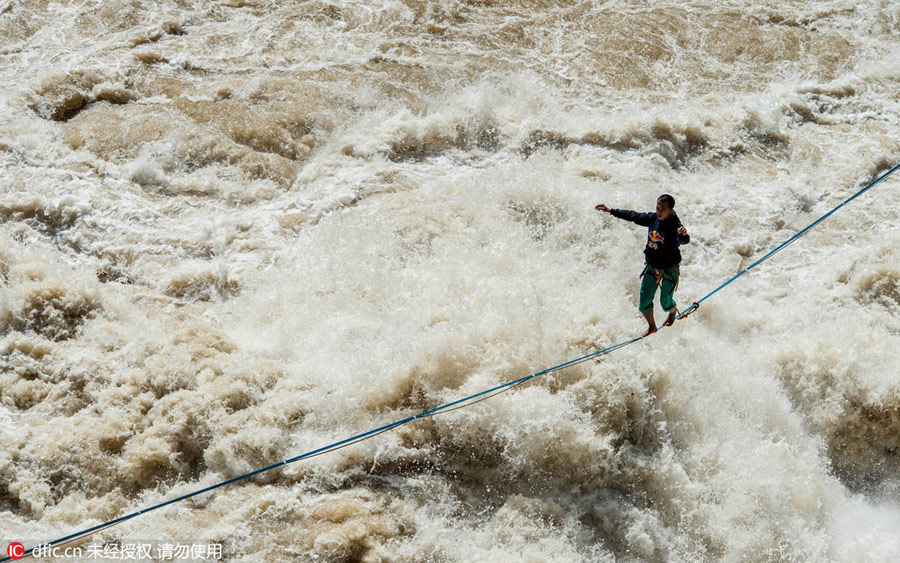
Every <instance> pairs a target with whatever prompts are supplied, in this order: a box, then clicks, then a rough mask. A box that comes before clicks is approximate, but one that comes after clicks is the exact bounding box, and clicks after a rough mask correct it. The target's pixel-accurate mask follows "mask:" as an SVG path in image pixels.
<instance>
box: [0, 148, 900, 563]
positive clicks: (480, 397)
mask: <svg viewBox="0 0 900 563" xmlns="http://www.w3.org/2000/svg"><path fill="white" fill-rule="evenodd" d="M898 168H900V164H897V165H896V166H894V167H893V168H891V169H890V170H888V171H887V172H885V173H884V174H882V175H881V176H879V177H878V178H876V179H875V180H873V181H872V182H871V183H869V184H868V185H867V186H866V187H864V188H862V189H861V190H859V191H858V192H856V193H854V194H853V195H852V196H850V197H849V198H847V199H846V200H844V201H843V202H841V204H840V205H838V206H836V207H834V208H833V209H832V210H831V211H829V212H828V213H826V214H824V215H822V216H821V217H819V218H818V219H816V220H815V221H813V222H812V223H810V224H809V225H807V226H806V227H804V228H803V229H801V230H800V231H798V232H797V233H796V234H795V235H794V236H792V237H791V238H789V239H788V240H786V241H785V242H783V243H781V244H780V245H778V246H777V247H776V248H774V249H773V250H771V251H769V252H768V253H767V254H766V255H765V256H763V257H762V258H760V259H759V260H757V261H756V262H754V263H753V264H751V265H750V266H748V267H746V268H744V269H743V270H741V271H740V272H738V273H737V274H735V275H734V276H732V277H731V278H730V279H729V280H728V281H726V282H725V283H723V284H721V285H720V286H719V287H717V288H715V289H714V290H712V291H710V292H709V293H707V294H706V295H704V296H703V297H701V298H700V299H698V300H697V301H694V303H693V304H691V306H690V307H689V308H688V309H687V310H685V311H684V312H682V313H679V314H678V316H677V317H676V318H679V319H681V318H686V317H687V316H688V315H691V314H693V313H694V312H696V311H697V310H698V309H699V308H700V304H701V303H703V302H704V301H706V300H707V299H709V298H710V297H712V296H713V295H715V294H716V293H717V292H719V291H720V290H722V289H723V288H724V287H726V286H727V285H729V284H731V283H732V282H733V281H735V280H736V279H738V278H739V277H741V276H743V275H744V274H746V273H747V272H749V271H750V270H751V269H753V268H754V267H756V266H758V265H759V264H761V263H762V262H764V261H766V260H768V259H769V258H771V257H772V256H774V255H775V254H777V253H778V252H780V251H781V250H783V249H784V248H785V247H786V246H788V245H789V244H791V243H792V242H794V241H795V240H797V239H799V238H800V237H802V236H803V235H805V234H806V233H808V232H809V231H810V230H811V229H813V228H814V227H816V226H817V225H818V224H819V223H821V222H822V221H824V220H825V219H827V218H828V217H830V216H831V215H832V214H834V213H835V212H836V211H837V210H838V209H840V208H841V207H843V206H844V205H846V204H848V203H850V202H851V201H853V200H854V199H856V198H857V197H859V196H860V195H862V194H863V193H865V192H866V191H868V190H869V189H871V188H872V187H874V186H875V185H876V184H878V183H879V182H881V181H882V180H884V179H885V178H887V177H888V176H890V175H891V174H893V173H894V172H895V171H896V170H897V169H898ZM663 328H665V325H661V326H659V327H658V330H662V329H663ZM644 338H645V337H644V336H638V337H635V338H632V339H631V340H627V341H624V342H620V343H618V344H615V345H613V346H610V347H608V348H604V349H603V350H598V351H596V352H592V353H590V354H587V355H585V356H582V357H580V358H577V359H575V360H570V361H568V362H564V363H562V364H559V365H556V366H553V367H551V368H547V369H545V370H542V371H539V372H535V373H532V374H530V375H526V376H525V377H521V378H519V379H516V380H513V381H509V382H506V383H503V384H501V385H497V386H496V387H492V388H491V389H486V390H484V391H480V392H478V393H475V394H474V395H469V396H468V397H463V398H462V399H458V400H456V401H452V402H450V403H446V404H444V405H440V406H438V407H435V408H433V409H430V410H427V411H424V412H421V413H419V414H416V415H413V416H409V417H406V418H404V419H401V420H397V421H395V422H392V423H389V424H385V425H384V426H381V427H379V428H375V429H373V430H369V431H367V432H362V433H360V434H357V435H355V436H351V437H350V438H346V439H344V440H340V441H338V442H334V443H332V444H329V445H327V446H323V447H321V448H318V449H315V450H311V451H308V452H306V453H303V454H301V455H298V456H296V457H292V458H288V459H285V460H282V461H279V462H277V463H274V464H272V465H268V466H266V467H262V468H260V469H256V470H254V471H250V472H249V473H245V474H243V475H239V476H237V477H233V478H231V479H228V480H226V481H222V482H220V483H216V484H215V485H210V486H208V487H204V488H202V489H199V490H197V491H194V492H191V493H188V494H185V495H182V496H180V497H177V498H174V499H170V500H167V501H164V502H161V503H158V504H155V505H153V506H149V507H147V508H143V509H141V510H138V511H136V512H132V513H130V514H126V515H124V516H120V517H118V518H115V519H113V520H109V521H108V522H104V523H103V524H99V525H97V526H93V527H91V528H87V529H84V530H81V531H78V532H75V533H73V534H69V535H67V536H63V537H61V538H58V539H55V540H52V541H49V542H46V543H43V544H40V545H38V546H37V548H42V549H46V548H48V547H58V546H61V545H64V544H67V543H71V542H74V541H76V540H79V539H81V538H85V537H87V536H90V535H91V534H94V533H96V532H99V531H101V530H105V529H107V528H110V527H112V526H115V525H116V524H120V523H122V522H125V521H126V520H130V519H132V518H136V517H138V516H140V515H142V514H146V513H148V512H151V511H153V510H157V509H160V508H163V507H166V506H169V505H170V504H174V503H177V502H181V501H183V500H187V499H189V498H192V497H195V496H197V495H201V494H203V493H208V492H210V491H213V490H215V489H218V488H220V487H224V486H227V485H230V484H232V483H236V482H238V481H242V480H244V479H248V478H250V477H253V476H255V475H259V474H260V473H265V472H266V471H270V470H272V469H276V468H278V467H282V466H284V465H287V464H289V463H294V462H297V461H301V460H304V459H309V458H312V457H316V456H320V455H324V454H326V453H330V452H333V451H336V450H339V449H341V448H345V447H347V446H350V445H353V444H356V443H358V442H361V441H363V440H368V439H369V438H373V437H375V436H377V435H378V434H382V433H384V432H387V431H388V430H392V429H394V428H397V427H398V426H402V425H404V424H406V423H408V422H412V421H414V420H417V419H419V418H424V417H430V416H434V415H437V414H444V413H448V412H451V411H454V410H456V409H460V408H465V407H469V406H472V405H474V404H475V403H479V402H481V401H484V400H486V399H489V398H491V397H493V396H496V395H499V394H500V393H503V392H506V391H509V390H510V389H512V388H513V387H516V386H518V385H521V384H522V383H525V382H526V381H528V380H530V379H534V378H536V377H540V376H541V375H545V374H548V373H551V372H554V371H559V370H561V369H565V368H567V367H571V366H574V365H576V364H580V363H582V362H585V361H587V360H589V359H591V358H596V357H598V356H602V355H604V354H608V353H610V352H612V351H614V350H618V349H620V348H624V347H625V346H628V345H629V344H633V343H635V342H637V341H639V340H642V339H644ZM476 399H477V400H476ZM35 549H36V548H29V549H27V550H26V551H25V556H31V555H33V553H34V550H35ZM11 560H12V557H10V556H8V557H5V558H3V559H0V563H6V562H7V561H11Z"/></svg>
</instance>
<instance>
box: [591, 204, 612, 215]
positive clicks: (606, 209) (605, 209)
mask: <svg viewBox="0 0 900 563" xmlns="http://www.w3.org/2000/svg"><path fill="white" fill-rule="evenodd" d="M594 209H596V210H597V211H606V212H607V213H609V207H606V206H605V205H603V204H602V203H601V204H599V205H597V207H595V208H594Z"/></svg>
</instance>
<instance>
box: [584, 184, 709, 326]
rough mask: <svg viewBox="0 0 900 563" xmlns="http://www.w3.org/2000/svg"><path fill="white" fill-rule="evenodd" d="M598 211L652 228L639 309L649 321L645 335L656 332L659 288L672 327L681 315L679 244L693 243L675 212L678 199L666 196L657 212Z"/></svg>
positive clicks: (660, 199)
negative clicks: (677, 305)
mask: <svg viewBox="0 0 900 563" xmlns="http://www.w3.org/2000/svg"><path fill="white" fill-rule="evenodd" d="M595 209H596V210H597V211H606V212H607V213H609V214H611V215H612V216H613V217H618V218H619V219H625V220H626V221H631V222H632V223H637V224H638V225H641V226H642V227H649V229H648V232H647V247H646V248H645V249H644V257H645V258H646V263H645V264H644V271H643V272H641V302H640V305H638V310H639V311H640V312H641V313H643V315H644V318H645V319H647V323H648V324H649V327H648V328H647V332H645V333H644V336H649V335H651V334H653V333H654V332H656V322H655V321H654V320H653V296H654V295H656V288H657V287H660V291H659V304H660V305H662V308H663V311H666V312H667V313H669V316H668V317H666V322H665V323H664V324H665V326H672V323H674V322H675V317H676V315H677V314H678V312H677V311H676V310H675V290H676V289H677V288H678V274H679V271H678V266H679V264H681V252H680V251H679V250H678V247H679V245H682V244H687V243H689V242H691V237H690V235H688V232H687V229H685V228H684V225H682V224H681V221H680V220H679V219H678V215H677V214H676V213H675V198H674V197H672V196H670V195H669V194H663V195H661V196H659V199H657V200H656V212H655V213H653V212H651V213H638V212H637V211H628V210H625V209H610V208H609V207H607V206H605V205H603V204H602V203H601V204H599V205H598V206H597V207H595Z"/></svg>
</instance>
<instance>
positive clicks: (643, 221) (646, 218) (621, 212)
mask: <svg viewBox="0 0 900 563" xmlns="http://www.w3.org/2000/svg"><path fill="white" fill-rule="evenodd" d="M594 209H596V210H597V211H606V212H607V213H609V214H610V215H612V216H613V217H616V218H618V219H625V220H626V221H631V222H632V223H637V224H638V225H641V226H642V227H649V226H650V223H652V222H653V218H654V217H655V216H656V213H652V212H651V213H638V212H637V211H629V210H628V209H610V208H609V207H607V206H606V205H604V204H602V203H600V204H598V205H597V206H596V207H594Z"/></svg>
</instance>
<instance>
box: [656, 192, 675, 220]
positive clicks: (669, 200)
mask: <svg viewBox="0 0 900 563" xmlns="http://www.w3.org/2000/svg"><path fill="white" fill-rule="evenodd" d="M674 210H675V198H674V197H672V196H670V195H669V194H663V195H661V196H659V199H657V200H656V217H657V219H659V220H660V221H665V220H666V219H668V218H669V217H671V216H672V213H674Z"/></svg>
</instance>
